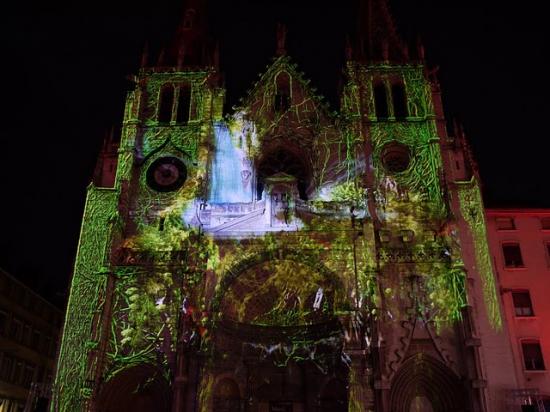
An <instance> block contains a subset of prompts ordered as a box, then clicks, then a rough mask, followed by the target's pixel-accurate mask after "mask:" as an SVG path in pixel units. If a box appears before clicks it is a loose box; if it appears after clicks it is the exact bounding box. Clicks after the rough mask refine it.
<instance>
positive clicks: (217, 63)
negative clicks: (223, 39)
mask: <svg viewBox="0 0 550 412" xmlns="http://www.w3.org/2000/svg"><path fill="white" fill-rule="evenodd" d="M212 60H213V61H212V64H213V66H214V68H215V69H216V70H219V68H220V42H219V41H216V45H215V46H214V56H213V59H212Z"/></svg>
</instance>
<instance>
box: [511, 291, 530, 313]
mask: <svg viewBox="0 0 550 412" xmlns="http://www.w3.org/2000/svg"><path fill="white" fill-rule="evenodd" d="M512 299H513V301H514V311H515V313H516V316H534V313H533V305H532V304H531V296H530V295H529V292H528V291H526V290H525V291H517V292H512Z"/></svg>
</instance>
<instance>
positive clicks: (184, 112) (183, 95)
mask: <svg viewBox="0 0 550 412" xmlns="http://www.w3.org/2000/svg"><path fill="white" fill-rule="evenodd" d="M179 92H180V93H179V97H178V110H177V114H176V121H177V122H178V123H187V122H188V121H189V109H190V108H191V88H190V87H189V85H187V84H186V85H183V86H180V90H179Z"/></svg>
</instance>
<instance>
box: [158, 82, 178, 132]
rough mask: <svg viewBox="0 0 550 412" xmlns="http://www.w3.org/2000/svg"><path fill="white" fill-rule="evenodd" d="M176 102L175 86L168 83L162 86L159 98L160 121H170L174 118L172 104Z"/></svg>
mask: <svg viewBox="0 0 550 412" xmlns="http://www.w3.org/2000/svg"><path fill="white" fill-rule="evenodd" d="M173 104H174V87H172V85H166V86H164V87H163V88H162V90H161V92H160V98H159V110H158V121H159V123H170V120H172V106H173Z"/></svg>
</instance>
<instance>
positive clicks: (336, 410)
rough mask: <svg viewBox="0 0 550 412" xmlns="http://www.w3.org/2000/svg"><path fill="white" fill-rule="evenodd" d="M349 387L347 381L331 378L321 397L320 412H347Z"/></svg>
mask: <svg viewBox="0 0 550 412" xmlns="http://www.w3.org/2000/svg"><path fill="white" fill-rule="evenodd" d="M347 410H348V388H347V385H346V382H343V381H341V380H339V379H331V380H330V381H328V382H327V384H326V385H325V387H324V389H323V391H322V392H321V395H320V397H319V412H347Z"/></svg>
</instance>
